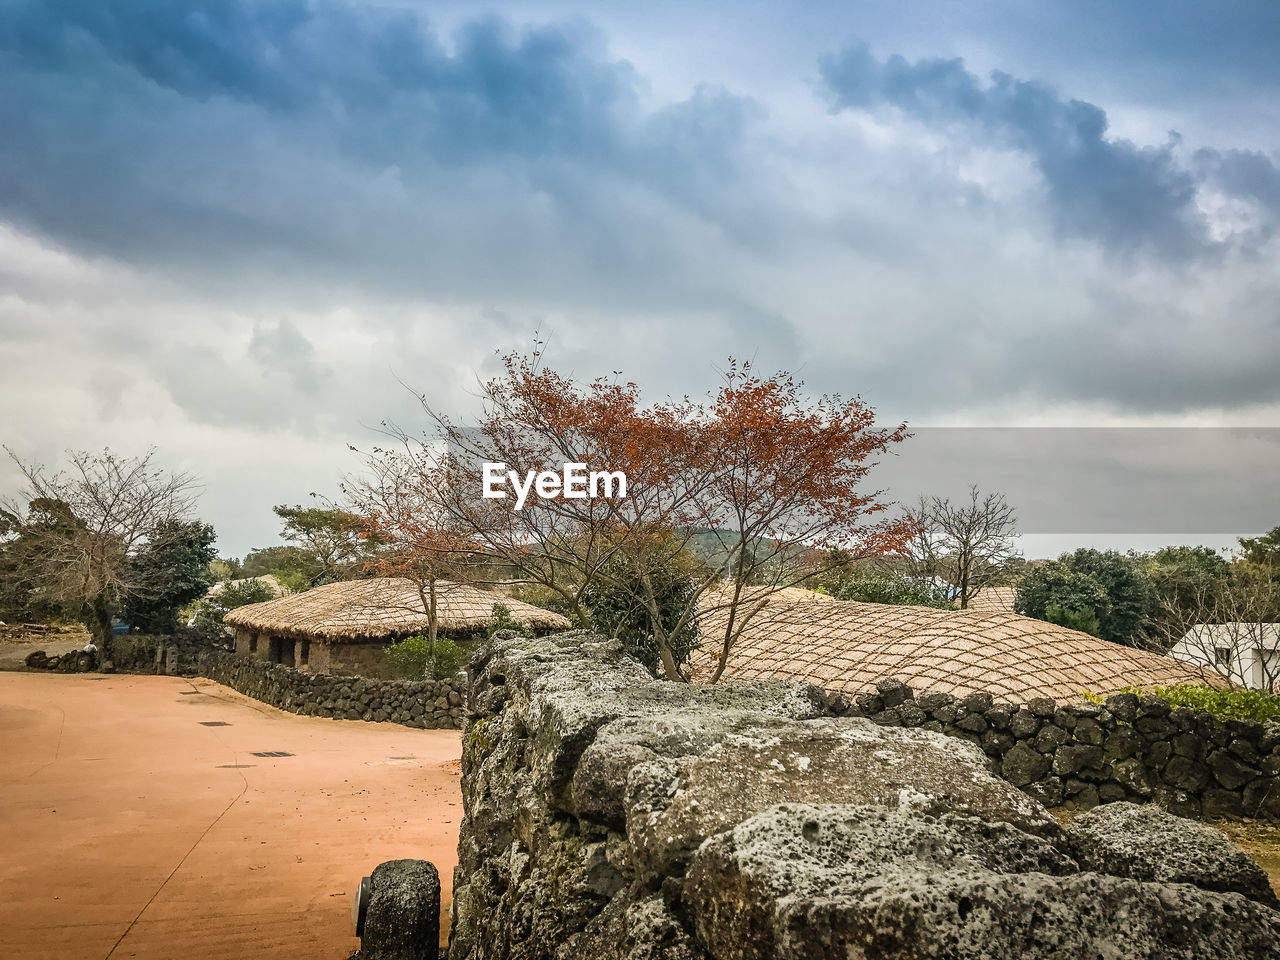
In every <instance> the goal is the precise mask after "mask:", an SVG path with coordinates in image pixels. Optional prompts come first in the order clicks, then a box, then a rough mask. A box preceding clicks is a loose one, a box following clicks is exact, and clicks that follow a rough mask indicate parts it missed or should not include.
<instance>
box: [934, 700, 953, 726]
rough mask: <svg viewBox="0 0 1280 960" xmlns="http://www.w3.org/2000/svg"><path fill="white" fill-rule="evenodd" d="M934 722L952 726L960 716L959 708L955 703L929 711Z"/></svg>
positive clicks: (945, 704)
mask: <svg viewBox="0 0 1280 960" xmlns="http://www.w3.org/2000/svg"><path fill="white" fill-rule="evenodd" d="M929 712H930V713H931V714H932V715H933V718H934V719H935V720H937V721H938V722H939V723H945V724H948V725H950V724H953V723H955V722H956V718H957V717H959V716H960V707H959V705H958V704H955V703H944V704H943V705H942V706H940V707H935V708H934V709H933V710H931V711H929Z"/></svg>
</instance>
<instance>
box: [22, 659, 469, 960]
mask: <svg viewBox="0 0 1280 960" xmlns="http://www.w3.org/2000/svg"><path fill="white" fill-rule="evenodd" d="M271 752H274V753H277V754H281V753H283V754H288V755H287V756H274V757H273V756H258V755H256V754H261V753H271ZM459 755H460V745H459V735H458V734H457V733H456V732H454V731H444V730H412V729H409V728H407V727H400V726H396V725H393V724H373V723H362V722H360V721H335V720H323V719H316V718H307V717H296V716H293V715H292V714H286V713H282V712H280V711H278V710H274V709H272V708H270V707H267V706H265V705H263V704H261V703H258V702H257V701H255V700H250V699H249V698H247V697H242V696H240V695H239V694H237V693H234V692H233V691H231V690H228V689H227V688H225V687H221V686H219V685H217V684H215V683H212V682H210V681H208V680H194V681H188V680H182V679H178V678H172V677H136V676H119V675H116V676H101V675H92V674H81V675H49V674H40V673H0V956H2V957H5V958H7V960H37V958H49V960H53V958H57V960H80V958H85V960H107V958H112V960H127V958H136V960H175V958H180V960H222V958H226V960H246V958H254V960H269V958H275V957H279V958H289V960H340V958H345V957H347V956H348V955H349V954H350V952H351V951H352V950H353V949H354V948H355V946H356V945H357V943H358V941H356V940H355V938H354V937H353V936H352V933H351V928H350V919H349V914H350V904H351V897H352V894H353V892H354V890H355V887H356V883H357V882H358V881H359V879H360V877H361V876H363V875H365V874H368V873H369V872H370V871H371V870H372V868H373V867H374V866H376V865H377V864H378V863H380V862H381V861H383V860H390V859H394V858H398V857H415V858H422V859H427V860H430V861H432V862H433V863H434V864H436V866H437V867H438V868H439V870H440V879H441V882H442V883H443V885H444V887H445V891H446V902H445V913H446V915H447V909H448V898H447V894H448V890H449V884H450V880H451V877H452V870H453V865H454V863H455V858H456V844H457V829H458V821H459V820H460V819H461V816H462V806H461V799H460V796H459V790H458V763H457V758H458V756H459Z"/></svg>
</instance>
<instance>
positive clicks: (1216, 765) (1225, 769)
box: [1209, 750, 1262, 790]
mask: <svg viewBox="0 0 1280 960" xmlns="http://www.w3.org/2000/svg"><path fill="white" fill-rule="evenodd" d="M1209 770H1210V771H1211V772H1212V773H1213V778H1214V779H1215V780H1216V781H1218V783H1219V784H1221V785H1222V786H1224V787H1226V788H1227V789H1228V790H1237V789H1239V788H1240V787H1243V786H1244V785H1245V784H1246V783H1248V782H1249V781H1251V780H1253V779H1255V778H1256V777H1259V776H1261V774H1262V771H1261V770H1259V769H1258V768H1257V767H1251V766H1249V765H1248V764H1246V763H1244V762H1242V761H1241V760H1240V759H1239V758H1238V757H1235V756H1233V755H1232V754H1230V753H1228V752H1227V751H1226V750H1218V751H1217V752H1215V753H1212V754H1210V756H1209Z"/></svg>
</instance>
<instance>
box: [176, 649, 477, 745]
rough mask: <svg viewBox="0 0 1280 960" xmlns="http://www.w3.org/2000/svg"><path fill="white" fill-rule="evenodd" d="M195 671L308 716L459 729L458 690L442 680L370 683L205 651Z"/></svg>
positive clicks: (460, 711)
mask: <svg viewBox="0 0 1280 960" xmlns="http://www.w3.org/2000/svg"><path fill="white" fill-rule="evenodd" d="M198 671H199V673H200V674H201V675H202V676H205V677H208V678H209V679H210V680H216V681H217V682H218V683H221V684H223V685H225V686H228V687H230V688H231V689H233V690H236V691H239V692H240V693H243V694H244V695H245V696H249V697H253V698H254V699H255V700H261V701H262V702H263V703H268V704H270V705H271V706H273V707H279V708H280V709H281V710H288V711H289V712H290V713H298V714H302V715H303V716H308V717H331V718H333V719H337V720H373V721H387V720H389V721H391V722H393V723H402V724H405V725H406V726H410V727H421V728H425V729H429V730H435V729H450V730H456V729H458V728H460V727H461V726H462V720H463V706H462V693H461V688H462V685H461V683H460V682H459V681H448V680H439V681H437V680H374V679H370V678H367V677H338V676H331V675H329V674H323V673H305V672H303V671H301V670H295V669H294V668H293V667H286V666H283V665H281V664H275V663H266V662H264V661H262V660H256V659H252V658H247V657H239V656H236V655H235V654H233V653H226V652H222V651H205V652H203V653H202V654H201V655H200V659H199V664H198Z"/></svg>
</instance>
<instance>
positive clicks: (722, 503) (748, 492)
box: [389, 348, 914, 682]
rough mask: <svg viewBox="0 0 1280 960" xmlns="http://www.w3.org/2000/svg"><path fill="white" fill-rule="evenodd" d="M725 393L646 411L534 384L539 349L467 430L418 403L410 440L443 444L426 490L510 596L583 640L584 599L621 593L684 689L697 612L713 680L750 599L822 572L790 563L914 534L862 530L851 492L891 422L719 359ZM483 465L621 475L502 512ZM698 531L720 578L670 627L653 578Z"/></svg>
mask: <svg viewBox="0 0 1280 960" xmlns="http://www.w3.org/2000/svg"><path fill="white" fill-rule="evenodd" d="M724 379H725V382H724V384H723V385H722V386H721V388H720V389H719V390H718V391H716V393H715V394H713V395H711V396H708V397H707V398H706V399H705V400H704V401H701V402H694V401H691V400H688V399H683V400H680V401H671V402H666V403H658V404H653V405H648V406H646V405H645V404H644V403H642V401H641V399H640V391H639V388H638V386H637V385H636V384H634V383H630V382H628V383H620V382H616V381H611V380H605V379H597V380H595V381H592V382H590V383H581V382H577V381H575V380H573V379H571V378H569V377H565V376H562V375H560V374H558V373H556V372H555V371H553V370H550V369H547V368H546V367H544V366H543V365H542V363H541V353H540V348H539V349H535V352H534V354H533V356H532V357H523V356H519V355H514V354H513V355H510V356H507V357H506V358H504V370H503V373H502V374H500V375H499V376H497V377H494V378H492V379H491V380H489V381H488V382H486V383H484V384H482V385H481V399H482V403H483V412H482V414H481V417H480V418H479V420H478V422H476V423H474V424H467V425H459V424H455V423H453V422H452V421H450V420H449V419H448V418H447V417H445V416H443V415H440V414H438V413H437V412H435V411H434V410H432V408H431V407H430V405H429V404H428V403H427V402H426V400H425V398H422V400H423V407H424V409H425V410H426V412H427V414H428V417H429V420H430V427H429V430H428V432H427V435H426V436H425V437H424V438H423V439H421V440H419V441H417V442H418V443H419V444H420V445H421V446H422V447H423V448H424V449H425V448H431V447H433V446H434V445H435V444H436V443H437V442H438V441H444V442H445V443H447V445H448V449H449V455H448V457H447V458H446V461H445V473H446V477H447V483H444V484H441V485H440V486H441V488H442V489H444V490H446V491H447V493H448V496H447V497H446V499H445V503H446V504H447V511H448V513H449V514H450V516H451V518H452V519H453V520H454V521H455V522H456V524H457V529H458V531H459V532H462V533H465V535H466V536H468V537H471V538H473V539H474V540H475V541H476V543H477V544H478V545H479V546H480V547H481V548H482V549H483V551H484V552H485V554H486V556H488V557H490V558H492V559H493V560H496V561H500V562H502V563H503V564H505V565H507V567H509V568H510V569H511V570H513V571H515V572H516V575H517V577H518V579H520V580H521V581H523V582H525V583H537V584H540V585H542V586H543V587H544V588H546V589H548V590H551V591H554V592H556V593H558V594H559V595H560V596H562V597H563V598H564V601H565V605H566V607H567V608H568V609H571V610H572V611H573V613H574V617H575V619H577V621H578V622H579V623H580V624H582V625H584V626H586V625H589V624H590V623H591V616H590V611H589V609H587V607H586V606H585V603H584V602H583V597H584V595H586V596H590V595H591V593H592V591H598V590H599V589H601V588H604V587H607V588H608V589H609V590H611V591H614V592H615V595H616V594H619V593H620V594H624V595H626V596H629V597H630V598H631V599H632V600H634V602H635V603H636V604H637V605H639V607H641V608H642V609H643V610H644V611H645V612H646V614H647V615H648V624H649V626H650V627H651V628H652V629H653V631H654V645H655V647H656V648H657V653H658V660H659V661H660V663H661V665H662V672H663V674H664V675H665V676H666V677H667V678H669V679H673V680H676V679H683V676H682V673H681V670H680V666H679V663H678V662H677V655H676V649H677V646H678V640H677V637H678V635H679V634H680V632H681V631H682V630H685V629H687V628H688V627H689V625H690V624H692V623H693V621H694V618H695V617H696V616H698V614H699V609H700V608H702V609H705V605H706V604H710V605H711V606H713V607H714V608H716V609H717V610H718V611H720V612H723V613H724V616H722V617H719V618H718V620H717V624H718V625H717V629H718V630H721V632H720V633H719V635H718V637H717V640H716V641H715V642H716V645H717V647H718V648H719V652H720V656H719V664H718V666H717V669H716V671H715V673H714V675H713V677H712V680H713V682H714V680H715V679H718V678H719V676H720V675H721V673H722V672H723V669H724V665H725V662H726V661H727V658H728V656H729V653H730V651H731V649H732V647H733V644H734V642H735V641H736V640H737V638H738V636H740V634H741V632H742V630H743V629H744V628H745V627H746V625H747V623H748V622H749V620H750V619H751V618H752V617H753V616H754V615H755V613H757V612H758V611H759V609H760V607H761V603H760V601H761V600H762V598H764V597H766V596H767V595H768V594H770V593H772V592H774V591H776V590H778V589H781V588H783V587H786V586H792V585H795V584H797V583H802V582H809V581H812V580H813V579H815V578H816V577H817V576H819V575H820V574H821V573H822V570H821V568H820V567H818V568H815V567H813V566H812V565H810V564H804V565H801V564H798V563H796V562H795V561H796V558H797V557H798V556H801V555H803V554H805V553H806V552H807V551H813V550H827V549H830V548H833V547H843V548H845V549H847V550H849V551H850V552H851V553H853V554H855V555H858V556H865V555H869V554H878V553H883V552H886V551H889V550H893V549H897V548H898V547H900V546H901V544H902V542H903V541H904V540H905V539H906V537H907V536H909V535H910V534H911V533H912V532H913V530H914V525H913V524H911V523H910V522H909V521H905V520H903V521H891V520H882V521H880V522H868V518H873V517H874V515H875V514H877V513H879V512H880V511H882V510H884V509H885V507H884V505H883V504H881V503H879V502H877V496H878V495H877V494H876V493H875V492H872V493H865V492H863V490H862V489H861V483H862V482H863V481H864V479H865V477H866V475H867V472H868V471H869V470H870V468H871V467H872V466H873V465H874V460H873V459H872V458H873V457H875V456H876V455H878V454H881V453H883V452H885V451H886V450H887V449H889V448H890V447H891V446H892V445H893V444H896V443H899V442H901V441H902V440H904V439H906V437H907V435H908V434H907V432H906V427H905V425H899V426H897V427H895V428H891V429H885V428H880V427H877V426H876V425H875V419H874V413H873V411H872V410H871V408H870V407H868V406H866V405H865V404H863V403H862V402H861V401H860V400H857V399H854V400H849V401H842V400H840V399H839V398H835V397H823V398H819V399H817V400H811V399H809V398H807V397H805V396H804V395H803V394H802V392H801V389H800V388H801V386H802V385H801V384H798V383H796V382H795V381H794V380H793V379H792V378H791V377H790V376H788V375H787V374H785V373H779V374H776V375H774V376H772V377H768V378H762V377H759V376H757V375H755V373H754V372H753V371H752V370H751V367H750V365H748V364H743V365H737V364H735V363H733V362H730V365H729V367H728V370H727V371H726V373H725V378H724ZM389 430H390V431H391V432H392V433H393V434H394V435H396V436H397V437H398V438H399V439H401V440H402V441H403V442H410V441H409V437H408V436H407V435H406V434H404V433H403V431H398V430H396V429H395V428H393V427H389ZM485 462H491V463H501V464H505V465H506V467H507V468H508V469H511V470H513V471H515V472H516V473H517V474H518V475H521V476H523V475H525V474H526V472H528V471H531V470H534V471H536V470H542V469H545V468H547V467H549V466H555V465H559V464H565V463H582V464H589V465H591V467H592V469H607V470H609V471H619V472H621V473H623V474H625V476H626V480H627V494H626V496H625V497H621V498H615V499H607V498H603V497H601V498H590V497H588V498H583V499H570V498H554V499H551V498H548V499H543V498H539V497H534V498H531V499H530V500H529V501H527V502H526V503H524V505H523V508H522V509H519V510H517V509H515V508H514V505H513V503H512V501H511V500H510V499H486V498H483V497H481V496H480V487H481V484H480V476H479V465H480V464H482V463H485ZM707 531H710V532H711V534H712V536H713V537H714V539H715V541H716V547H717V549H718V550H719V551H720V552H721V553H722V554H723V555H724V556H725V557H726V558H727V561H726V565H727V567H728V571H727V572H728V574H729V579H728V580H727V581H725V580H724V579H723V578H722V577H721V572H720V571H716V570H708V571H705V572H704V573H702V574H701V575H700V576H699V577H697V579H696V581H695V584H694V589H693V590H692V591H689V592H688V594H687V596H683V597H682V599H681V602H680V606H681V609H680V611H679V613H678V615H675V616H674V617H673V615H672V612H671V610H670V609H664V600H663V597H664V591H663V588H662V584H663V580H662V576H663V571H666V570H669V569H671V567H672V565H673V564H674V563H676V562H677V559H678V558H679V556H680V555H681V554H682V553H683V552H686V551H687V547H688V544H689V543H690V541H691V539H692V538H693V537H694V536H695V535H699V536H705V534H706V532H707ZM748 586H750V587H751V590H750V591H746V588H747V587H748ZM721 625H722V628H721Z"/></svg>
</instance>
